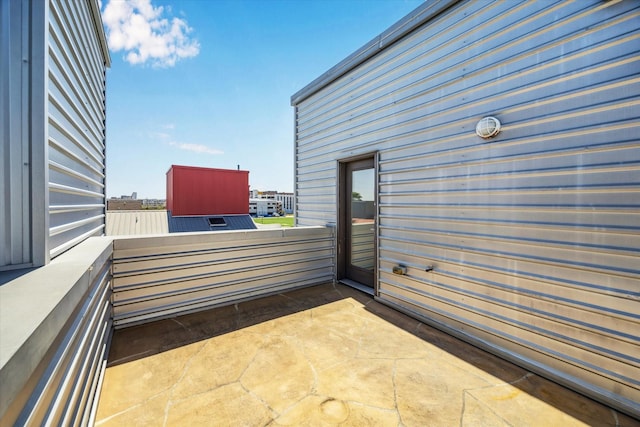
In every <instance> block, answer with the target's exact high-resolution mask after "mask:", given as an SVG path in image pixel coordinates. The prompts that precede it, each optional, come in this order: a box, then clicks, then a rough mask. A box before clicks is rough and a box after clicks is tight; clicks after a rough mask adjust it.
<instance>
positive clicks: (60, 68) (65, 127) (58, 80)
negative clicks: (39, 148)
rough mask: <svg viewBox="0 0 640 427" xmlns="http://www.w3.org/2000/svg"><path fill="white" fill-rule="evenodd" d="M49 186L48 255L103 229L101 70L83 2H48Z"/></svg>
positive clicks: (98, 50) (103, 64) (103, 66)
mask: <svg viewBox="0 0 640 427" xmlns="http://www.w3.org/2000/svg"><path fill="white" fill-rule="evenodd" d="M48 42H49V45H48V48H49V52H48V53H49V63H48V67H49V68H48V78H49V84H48V99H47V102H48V183H49V184H48V188H49V214H50V219H49V248H50V253H51V256H52V257H55V256H56V255H58V254H60V253H62V252H64V251H65V250H67V249H69V248H70V247H72V246H74V245H75V244H77V243H79V242H81V241H82V240H84V239H86V238H87V237H89V236H92V235H100V234H103V233H104V212H105V173H104V171H105V125H104V123H105V69H106V61H105V59H104V57H103V51H102V46H101V44H100V39H99V36H98V34H96V31H95V27H94V24H93V15H92V11H91V7H90V5H89V4H88V2H85V1H82V2H66V1H57V0H52V1H51V2H50V7H49V34H48Z"/></svg>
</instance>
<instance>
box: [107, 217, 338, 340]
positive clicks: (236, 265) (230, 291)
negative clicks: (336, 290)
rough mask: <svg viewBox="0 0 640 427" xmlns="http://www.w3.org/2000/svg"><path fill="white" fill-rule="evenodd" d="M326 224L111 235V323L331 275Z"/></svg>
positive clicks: (229, 300) (173, 312)
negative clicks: (117, 236) (113, 237)
mask: <svg viewBox="0 0 640 427" xmlns="http://www.w3.org/2000/svg"><path fill="white" fill-rule="evenodd" d="M333 248H334V236H333V230H332V229H331V228H327V227H298V228H282V229H277V230H251V231H230V232H215V233H184V234H175V235H164V236H149V237H139V236H138V237H135V238H133V237H131V238H129V237H125V238H119V239H116V240H114V256H113V314H114V325H115V326H116V328H121V327H125V326H128V325H132V324H136V323H143V322H148V321H152V320H157V319H161V318H166V317H170V316H174V315H177V314H183V313H187V312H192V311H197V310H202V309H206V308H209V307H213V306H218V305H225V304H232V303H235V302H238V301H242V300H245V299H249V298H255V297H257V296H263V295H267V294H273V293H278V292H282V291H285V290H288V289H293V288H297V287H302V286H308V285H313V284H317V283H322V282H327V281H332V280H333V279H334V265H335V261H334V249H333Z"/></svg>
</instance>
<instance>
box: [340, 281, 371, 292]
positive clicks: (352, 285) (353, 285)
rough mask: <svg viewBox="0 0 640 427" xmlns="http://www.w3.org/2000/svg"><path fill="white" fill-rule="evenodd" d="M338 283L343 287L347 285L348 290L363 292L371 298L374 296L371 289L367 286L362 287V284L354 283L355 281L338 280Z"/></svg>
mask: <svg viewBox="0 0 640 427" xmlns="http://www.w3.org/2000/svg"><path fill="white" fill-rule="evenodd" d="M338 282H340V283H342V284H343V285H347V286H349V287H350V288H355V289H357V290H359V291H361V292H364V293H365V294H369V295H371V296H374V294H373V288H372V287H369V286H367V285H363V284H362V283H359V282H356V281H355V280H351V279H340V280H338Z"/></svg>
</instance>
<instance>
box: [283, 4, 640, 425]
mask: <svg viewBox="0 0 640 427" xmlns="http://www.w3.org/2000/svg"><path fill="white" fill-rule="evenodd" d="M639 75H640V5H639V4H638V3H637V2H634V1H618V2H614V1H608V2H605V1H599V0H592V1H557V2H551V1H548V2H488V1H487V2H466V1H465V2H459V3H458V4H457V5H456V6H455V7H453V8H451V9H449V10H448V11H446V12H445V13H443V14H441V15H440V16H438V17H437V19H434V20H432V21H430V22H428V23H427V24H426V25H423V26H422V27H420V28H418V29H417V30H416V31H414V32H412V33H410V34H408V35H407V36H405V37H404V38H403V39H401V40H399V41H398V42H396V43H394V44H393V45H391V46H388V47H387V48H386V49H384V50H382V51H381V52H380V53H379V54H378V55H376V56H374V57H372V58H371V59H369V60H368V61H366V62H364V63H362V64H360V65H359V66H357V67H355V68H353V69H352V70H350V71H349V72H348V73H347V74H345V75H344V76H342V77H341V78H339V79H337V80H335V81H334V82H333V83H331V84H329V85H327V86H325V87H323V88H320V89H319V90H318V91H316V92H314V93H313V94H312V95H310V96H309V97H307V98H306V99H302V100H299V101H297V104H296V146H295V155H296V158H295V160H296V192H297V221H298V223H299V224H303V225H306V224H321V223H322V224H324V223H335V221H336V186H335V180H336V169H337V168H336V160H337V159H340V158H347V157H350V156H353V155H357V154H359V153H362V152H371V151H378V152H379V159H380V160H379V165H378V166H379V183H378V185H379V202H380V207H379V210H380V218H379V236H378V242H379V243H378V244H379V248H378V249H379V260H378V266H379V270H378V281H379V282H378V285H377V286H378V298H379V299H380V300H382V301H385V302H387V303H390V304H391V305H394V306H396V307H398V308H401V309H403V310H405V311H407V312H410V313H413V314H414V315H416V316H419V317H422V318H424V319H428V320H429V321H431V322H432V323H434V324H437V325H439V326H440V327H443V328H445V329H447V330H449V331H451V332H454V333H456V334H457V335H460V336H463V337H465V338H466V339H468V340H470V341H472V342H474V343H476V344H480V345H483V346H485V347H487V348H490V349H492V350H493V351H495V352H496V353H498V354H501V355H503V356H506V357H509V358H511V359H515V360H517V361H519V362H520V363H522V364H523V365H526V366H528V367H530V368H532V369H535V370H537V371H538V372H541V373H544V374H546V375H548V376H550V377H552V378H554V379H556V380H558V381H561V382H563V383H565V384H567V385H570V386H572V387H574V388H576V389H579V390H580V391H583V392H585V393H588V394H590V395H592V396H594V397H596V398H598V399H600V400H602V401H605V402H606V403H608V404H611V405H613V406H615V407H617V408H620V409H622V410H624V411H626V412H629V413H631V414H632V415H635V416H639V415H640V404H639V403H638V402H640V381H639V378H640V359H639V358H638V354H640V336H639V335H640V334H639V333H638V331H640V268H639V265H640V264H639V257H638V253H639V252H640V216H639V215H638V212H639V211H640V137H639V135H640V78H639ZM487 115H492V116H496V117H498V118H499V119H500V120H501V121H502V123H503V131H502V133H501V134H499V135H498V136H497V137H495V138H493V139H491V140H488V141H484V140H481V139H480V138H479V137H477V136H476V135H475V132H474V129H475V124H476V123H477V121H478V120H479V119H480V118H482V117H484V116H487ZM397 264H404V265H406V266H407V267H408V274H407V275H406V276H397V275H394V274H392V271H391V270H392V267H393V266H395V265H397ZM428 265H433V266H435V269H434V270H433V271H429V272H426V271H425V268H426V266H428Z"/></svg>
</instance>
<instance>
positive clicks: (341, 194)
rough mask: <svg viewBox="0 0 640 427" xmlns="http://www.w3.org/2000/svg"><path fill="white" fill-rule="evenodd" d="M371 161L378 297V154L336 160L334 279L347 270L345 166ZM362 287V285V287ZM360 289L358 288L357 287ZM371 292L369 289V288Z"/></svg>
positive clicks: (376, 292) (375, 272) (374, 272)
mask: <svg viewBox="0 0 640 427" xmlns="http://www.w3.org/2000/svg"><path fill="white" fill-rule="evenodd" d="M367 159H372V161H373V170H374V181H375V182H374V205H375V216H376V218H375V223H374V225H375V226H374V232H373V257H374V267H373V295H374V296H378V235H379V223H380V220H379V217H380V204H379V200H378V199H379V193H378V152H377V151H374V152H367V153H363V154H359V155H357V156H351V157H345V158H341V159H338V161H337V166H336V168H337V177H338V179H337V182H336V186H337V188H336V195H337V198H336V213H337V229H336V258H337V259H336V278H337V280H338V281H341V280H343V279H346V270H347V265H346V264H347V248H346V247H345V246H346V242H345V240H346V233H347V232H348V224H347V211H348V210H347V208H346V205H345V204H344V203H346V202H347V201H349V202H350V201H351V197H347V196H348V195H347V194H345V193H346V182H347V165H348V164H350V163H353V162H357V161H361V160H367ZM363 287H364V285H363ZM358 288H359V289H361V288H360V287H358ZM369 289H370V290H371V288H369Z"/></svg>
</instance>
